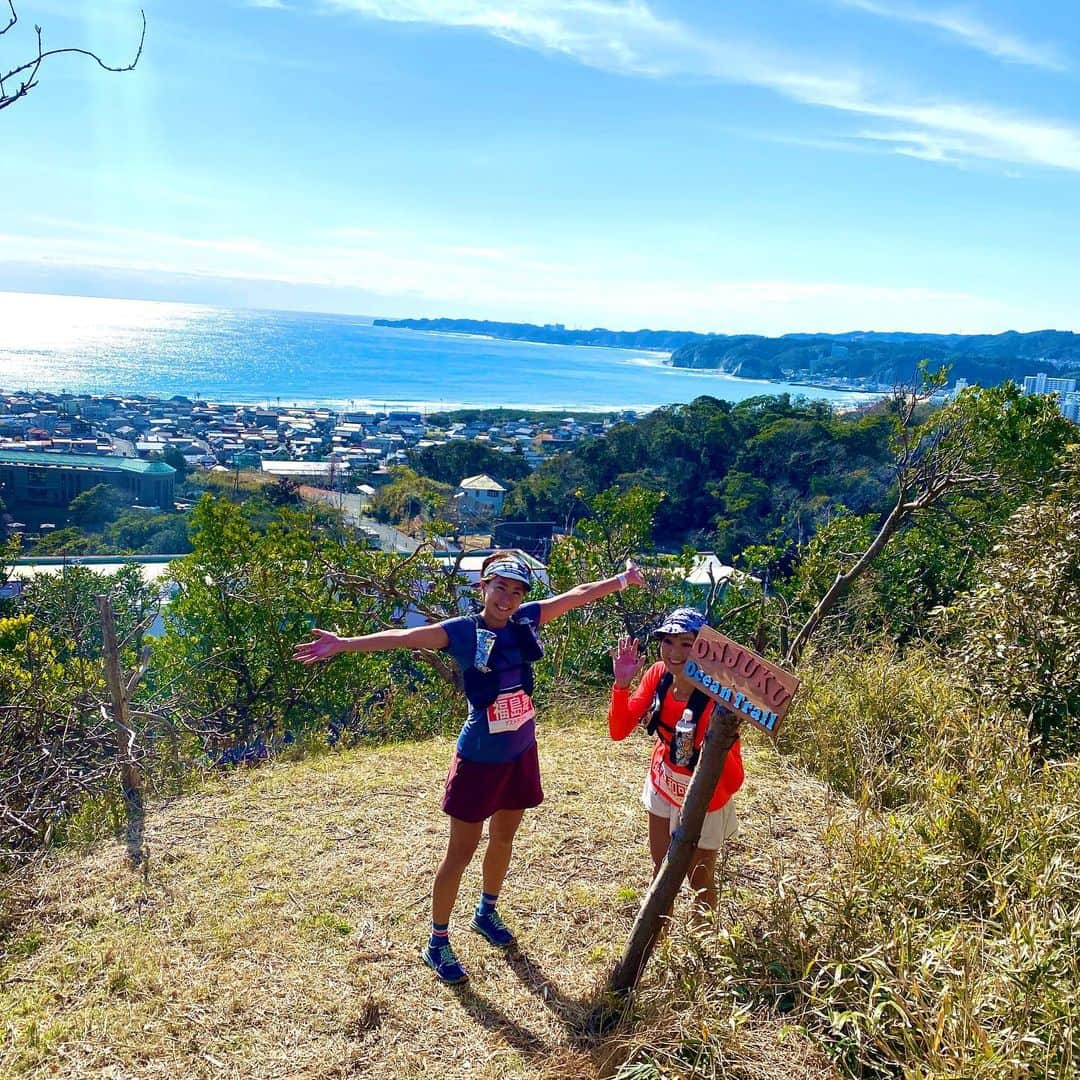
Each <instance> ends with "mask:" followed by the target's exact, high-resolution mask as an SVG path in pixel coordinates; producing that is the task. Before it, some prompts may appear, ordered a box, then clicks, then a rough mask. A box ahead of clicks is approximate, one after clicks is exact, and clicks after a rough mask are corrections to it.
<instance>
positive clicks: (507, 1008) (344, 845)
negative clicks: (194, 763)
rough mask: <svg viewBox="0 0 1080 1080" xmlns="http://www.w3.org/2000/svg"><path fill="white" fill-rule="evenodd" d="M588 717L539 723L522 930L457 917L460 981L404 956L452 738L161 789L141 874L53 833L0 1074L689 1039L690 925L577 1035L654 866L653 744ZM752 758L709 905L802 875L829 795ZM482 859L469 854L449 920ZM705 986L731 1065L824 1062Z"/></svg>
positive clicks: (11, 937) (333, 1064) (355, 1065)
mask: <svg viewBox="0 0 1080 1080" xmlns="http://www.w3.org/2000/svg"><path fill="white" fill-rule="evenodd" d="M600 716H601V711H600V709H599V708H598V709H595V710H592V711H591V712H590V719H589V720H588V721H587V722H585V723H583V724H576V725H574V726H566V727H552V726H547V727H546V728H545V730H544V731H543V733H542V735H541V753H542V757H543V758H544V770H545V788H546V792H547V802H546V803H545V804H544V806H543V807H541V808H540V809H539V810H538V811H537V812H536V813H534V814H532V815H530V816H529V817H528V818H526V823H525V825H524V826H523V830H522V834H521V838H520V842H519V845H518V851H517V855H516V857H515V862H514V864H513V866H512V867H511V875H510V878H509V879H508V881H507V886H506V889H505V892H504V898H505V899H504V906H505V909H506V914H507V916H508V917H512V918H513V921H514V925H515V926H516V928H517V930H518V932H519V935H520V941H521V945H522V950H521V953H520V954H519V955H518V956H517V957H515V958H512V959H506V958H504V957H503V956H502V955H500V954H499V953H497V952H495V951H494V950H492V949H491V948H489V947H488V946H487V945H485V944H484V943H483V942H482V941H480V940H479V939H478V938H476V937H475V936H474V935H472V934H470V933H468V932H467V931H465V930H464V929H459V930H458V932H457V934H456V941H457V942H458V944H459V945H460V951H461V954H462V956H463V960H464V961H465V963H466V964H467V965H468V966H469V968H470V970H471V972H472V981H471V983H469V984H468V986H467V988H464V989H457V990H451V989H447V988H444V987H441V986H438V985H436V984H435V983H434V981H433V979H432V977H431V975H430V973H429V972H428V971H427V969H426V968H424V967H423V966H422V964H421V963H420V961H419V958H418V955H417V949H418V943H419V941H420V938H421V936H422V935H423V933H424V932H425V929H426V925H427V919H428V890H429V886H430V877H431V874H432V872H433V870H434V867H435V865H436V863H437V862H438V859H439V858H440V856H441V851H442V845H443V843H444V839H445V827H444V822H443V820H442V815H441V813H440V812H439V811H438V798H439V795H440V792H441V787H442V782H443V778H444V774H445V768H446V764H447V761H448V759H449V756H450V752H451V743H450V742H449V741H448V740H446V739H436V740H433V741H429V742H424V743H419V744H411V745H397V746H392V747H387V748H383V749H376V750H361V751H355V752H348V753H344V754H331V755H327V756H320V757H314V758H311V759H308V760H304V761H300V762H296V763H284V762H282V763H278V764H275V765H272V766H269V767H266V768H263V769H259V770H258V771H254V772H244V773H238V774H235V775H233V776H231V777H229V778H227V779H225V780H217V781H214V782H213V783H212V785H211V786H210V787H208V788H207V789H206V790H205V791H203V792H202V793H200V794H196V795H192V796H187V797H184V798H179V799H175V800H172V801H169V802H168V803H167V804H165V805H161V806H155V807H154V808H153V810H152V813H151V817H150V828H149V843H150V848H151V858H150V865H149V872H148V874H147V875H146V878H145V880H143V879H142V878H141V877H140V876H138V875H136V874H133V873H131V872H130V871H128V870H126V869H125V868H124V866H123V863H122V857H121V849H120V847H119V846H117V845H115V844H112V843H107V844H103V845H101V846H99V847H97V848H95V849H93V850H91V851H89V852H87V853H84V854H76V853H72V852H67V853H62V854H58V855H54V856H52V857H51V858H50V859H49V861H48V862H47V863H46V864H45V866H44V867H43V868H42V869H41V871H40V872H38V873H37V875H36V876H35V877H34V879H33V880H32V881H29V882H26V883H24V885H23V886H22V887H21V895H22V899H21V901H20V902H19V903H18V904H17V905H16V907H17V910H15V911H13V912H12V913H11V915H10V918H9V922H8V925H7V928H6V932H5V934H4V936H3V937H0V948H2V950H3V951H2V952H0V1015H2V1016H3V1017H5V1018H6V1019H5V1022H4V1024H3V1026H2V1028H0V1074H2V1075H4V1076H35V1077H41V1076H56V1075H61V1076H79V1077H106V1076H123V1077H125V1078H135V1077H166V1076H167V1077H185V1078H186V1077H215V1078H217V1077H263V1078H269V1077H281V1078H286V1077H288V1078H298V1077H304V1078H316V1077H318V1078H330V1077H344V1076H356V1075H381V1076H384V1077H394V1078H407V1077H421V1076H425V1077H432V1078H434V1077H439V1078H443V1077H488V1078H504V1077H552V1078H555V1077H558V1078H561V1080H565V1078H568V1077H573V1078H578V1077H594V1076H601V1075H608V1076H610V1075H614V1074H615V1073H616V1072H617V1071H618V1069H619V1067H620V1065H621V1064H622V1063H624V1062H627V1061H629V1060H633V1059H634V1057H635V1055H636V1054H638V1053H639V1051H640V1049H641V1048H642V1047H647V1046H649V1045H650V1043H651V1042H654V1041H655V1038H656V1033H657V1032H658V1031H661V1030H662V1034H663V1038H664V1039H665V1040H666V1041H670V1040H671V1039H672V1037H674V1036H677V1035H678V1032H679V1031H685V1032H687V1033H689V1034H688V1035H687V1036H686V1037H687V1038H694V1039H697V1040H699V1041H700V1040H701V1038H702V1030H703V1021H702V1020H701V1019H700V1018H695V1016H694V1015H693V1012H692V1011H691V1012H690V1013H687V1014H685V1015H683V1014H679V1015H675V1016H673V1015H672V1014H671V1013H670V1012H669V1011H668V1010H667V1009H666V1008H665V1005H664V999H665V995H667V994H670V993H671V992H672V990H673V988H677V987H678V986H679V985H680V980H682V979H684V978H685V974H686V968H685V965H687V964H690V965H691V966H692V963H693V956H694V955H695V949H696V948H698V946H697V945H696V944H695V943H694V942H693V941H692V940H688V939H687V936H686V935H685V933H683V932H681V931H680V932H676V933H675V934H673V935H672V936H671V937H670V938H669V939H668V940H667V941H666V942H665V943H664V945H662V946H661V948H660V950H659V951H658V953H657V956H656V958H655V959H654V962H653V964H652V966H651V967H650V969H649V971H648V973H647V975H646V978H645V982H644V985H643V989H642V992H641V994H640V996H639V998H638V1001H637V1006H636V1012H635V1014H634V1016H633V1017H631V1018H630V1019H628V1020H627V1021H626V1023H625V1024H624V1026H623V1027H622V1029H620V1030H619V1031H618V1032H616V1033H615V1034H613V1035H610V1036H608V1037H607V1038H605V1039H603V1040H600V1041H590V1040H589V1039H588V1038H587V1037H585V1036H584V1035H583V1034H582V1026H581V1025H582V1019H583V1017H584V1016H585V1014H586V1012H587V1009H588V1005H589V999H590V995H591V994H592V993H593V991H594V990H595V988H596V987H597V986H598V984H599V983H600V982H602V979H603V976H604V974H605V972H606V971H607V969H608V968H609V966H610V965H611V963H612V962H613V960H614V959H615V958H616V957H617V956H618V954H619V953H620V952H621V948H622V945H623V943H624V941H625V939H626V936H627V933H628V931H629V929H630V925H631V923H632V920H633V917H634V914H635V911H636V906H637V900H638V897H639V895H640V894H641V891H642V890H643V889H644V888H645V887H646V885H647V871H646V867H647V855H646V841H645V821H644V813H643V811H642V809H641V807H640V805H639V803H638V793H639V791H640V787H641V778H642V776H643V772H644V768H645V761H646V758H647V747H646V744H645V741H644V739H629V740H627V742H626V743H622V744H611V743H609V742H608V741H607V739H606V735H605V734H604V732H603V729H602V727H601V724H600ZM746 759H747V773H748V779H747V784H746V787H745V789H744V792H743V794H742V796H741V798H740V815H741V818H742V822H743V830H742V833H741V835H740V837H739V838H738V839H737V840H736V841H735V842H734V843H733V845H732V849H731V861H730V863H729V865H728V867H727V876H726V884H725V886H724V892H723V898H722V901H721V908H722V911H721V916H720V920H719V921H720V923H721V924H722V925H724V924H727V925H730V924H731V923H733V922H734V921H736V920H741V921H744V922H746V921H748V922H750V923H754V922H757V921H762V920H767V919H768V918H769V913H768V912H767V911H766V910H765V905H766V899H765V897H766V894H767V893H768V889H767V888H766V884H767V882H768V881H769V880H770V879H771V878H773V877H774V876H775V875H776V874H777V873H778V871H779V868H780V867H781V866H783V867H785V868H786V871H787V873H788V875H789V876H790V878H791V880H792V881H796V882H798V883H799V886H800V891H801V890H802V889H806V890H807V891H809V890H811V889H812V885H811V882H812V879H813V877H814V875H815V873H816V872H817V871H818V870H819V869H820V868H821V867H822V865H823V861H824V859H825V853H824V846H823V843H822V840H821V837H822V835H823V833H824V830H825V829H826V827H827V824H828V821H829V819H830V817H832V816H833V815H835V814H836V813H837V812H843V811H842V807H839V806H838V804H837V803H836V801H835V797H833V796H830V795H828V794H827V793H826V791H825V789H824V788H823V787H822V786H821V785H819V784H817V783H815V782H812V781H809V780H808V779H806V777H805V776H804V775H803V774H801V773H799V772H797V771H796V770H793V769H792V768H791V767H790V766H788V765H785V764H784V763H783V762H782V761H781V760H780V759H779V758H778V757H777V756H776V755H775V753H774V752H773V751H772V750H771V748H769V747H768V746H766V745H765V744H764V743H757V742H755V743H754V745H751V746H749V747H747V753H746ZM478 880H479V866H478V864H477V863H474V865H473V866H472V867H471V868H470V870H469V872H468V874H467V876H466V880H465V883H464V887H463V894H462V895H463V905H462V907H461V908H459V916H458V923H459V924H460V923H461V922H462V917H461V911H463V910H464V901H467V900H471V898H472V896H473V894H475V893H476V892H477V890H478V888H479V885H478ZM683 914H684V912H683V910H682V909H681V908H680V909H678V915H679V918H678V919H677V923H678V924H679V925H680V926H682V925H683V924H684V920H683V919H682V915H683ZM704 944H705V947H706V948H708V944H707V940H706V941H705V942H704ZM762 974H763V973H757V974H756V975H754V976H752V977H753V978H754V979H756V978H760V977H761V976H762ZM748 977H751V976H748ZM735 989H736V990H737V988H735ZM712 992H713V993H723V992H724V991H723V990H722V988H720V989H714V990H713V991H712ZM718 1007H719V1008H721V1009H722V1011H723V1013H724V1014H726V1015H727V1016H728V1017H729V1021H730V1022H729V1023H728V1024H727V1025H726V1026H725V1029H724V1030H714V1031H712V1034H711V1036H710V1037H711V1039H712V1040H713V1041H714V1042H717V1043H718V1044H719V1045H720V1046H721V1047H722V1048H723V1052H724V1057H725V1060H727V1061H728V1062H729V1065H730V1071H729V1072H728V1073H727V1074H726V1075H732V1076H746V1077H751V1076H752V1077H760V1078H769V1077H777V1078H781V1077H782V1078H784V1080H799V1078H801V1077H806V1078H825V1077H832V1076H834V1075H835V1074H834V1072H833V1071H832V1068H831V1066H830V1065H829V1064H828V1062H827V1061H826V1060H825V1059H824V1058H823V1056H822V1055H821V1054H820V1052H819V1051H818V1050H816V1049H815V1048H813V1047H812V1046H811V1045H810V1043H809V1041H808V1040H807V1039H806V1037H805V1035H803V1034H801V1033H800V1032H799V1030H798V1029H797V1028H795V1027H792V1026H791V1025H790V1024H788V1023H785V1022H784V1018H782V1017H775V1016H772V1017H766V1016H754V1015H749V1014H747V1013H746V1012H745V1011H743V1010H742V1009H741V1008H740V1006H739V1005H738V999H737V996H732V995H731V994H730V993H729V996H728V999H727V1003H726V1004H724V1003H723V1002H722V1001H721V1002H718V1001H717V1000H716V999H714V1000H713V1001H712V1002H711V1004H710V1010H712V1012H713V1015H715V1011H716V1009H717V1008H718ZM706 1034H708V1033H706Z"/></svg>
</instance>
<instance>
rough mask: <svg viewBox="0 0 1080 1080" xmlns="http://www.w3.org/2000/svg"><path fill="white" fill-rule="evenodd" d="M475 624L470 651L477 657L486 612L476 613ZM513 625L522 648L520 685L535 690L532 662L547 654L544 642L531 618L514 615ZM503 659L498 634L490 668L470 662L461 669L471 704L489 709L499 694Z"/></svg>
mask: <svg viewBox="0 0 1080 1080" xmlns="http://www.w3.org/2000/svg"><path fill="white" fill-rule="evenodd" d="M472 625H473V633H472V645H471V648H470V650H469V655H470V656H471V657H475V656H476V631H477V630H478V629H479V628H480V627H481V626H482V625H483V616H481V615H474V616H473V624H472ZM510 625H511V626H512V627H513V628H514V630H515V632H516V633H517V645H518V649H519V650H520V651H521V688H522V690H524V691H525V693H526V694H532V692H533V670H532V666H533V664H534V663H536V661H537V660H539V659H540V657H542V656H543V655H544V646H543V645H542V644H541V643H540V637H539V635H538V634H537V632H536V627H535V626H534V625H533V624H532V623H531V622H528V621H526V620H524V619H522V620H520V621H519V620H518V619H511V620H510ZM485 629H486V627H485ZM501 659H503V657H502V649H500V648H499V642H498V638H496V640H495V646H494V648H493V649H492V650H491V655H490V656H489V657H488V662H487V667H488V670H487V671H481V670H480V669H479V668H478V667H476V665H475V663H473V662H470V664H469V666H468V667H467V668H465V669H464V670H463V671H462V673H461V680H462V684H463V686H464V689H465V696H466V697H467V698H468V699H469V704H470V705H473V706H475V707H476V708H477V709H486V708H487V707H488V706H489V705H491V704H492V703H493V702H494V701H495V699H496V698H497V697H498V696H499V675H500V672H501V671H502V665H501V664H500V663H499V661H500V660H501Z"/></svg>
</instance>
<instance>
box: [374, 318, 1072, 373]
mask: <svg viewBox="0 0 1080 1080" xmlns="http://www.w3.org/2000/svg"><path fill="white" fill-rule="evenodd" d="M375 325H376V326H389V327H397V328H401V329H406V330H427V331H434V332H438V333H452V334H479V335H483V336H485V337H493V338H505V339H509V340H512V341H535V342H541V343H544V344H550V345H600V346H605V347H607V348H617V349H648V350H653V351H662V352H669V353H670V354H671V363H672V365H673V366H674V367H681V368H692V369H695V370H710V371H719V372H723V373H724V374H727V375H737V376H740V377H742V378H745V379H774V380H781V381H785V382H795V383H822V382H824V383H849V384H852V385H860V386H891V385H894V384H895V383H898V382H909V381H911V379H912V378H913V377H914V375H915V373H916V371H917V370H918V365H919V362H920V361H922V360H929V361H930V363H931V366H932V367H938V366H940V365H941V364H948V365H950V377H951V378H952V379H966V380H967V381H968V382H971V383H980V384H981V385H983V386H993V385H996V384H998V383H1001V382H1003V381H1004V380H1006V379H1014V380H1016V381H1017V382H1022V381H1023V377H1024V376H1025V375H1031V374H1034V373H1035V372H1036V371H1046V372H1048V373H1050V374H1053V375H1055V376H1065V377H1078V378H1080V334H1075V333H1072V332H1071V331H1068V330H1036V331H1033V332H1031V333H1026V334H1021V333H1017V332H1016V331H1012V330H1010V331H1007V332H1006V333H1003V334H918V333H902V332H896V333H885V332H876V331H862V330H856V331H851V332H848V333H844V334H784V335H783V336H781V337H763V336H761V335H759V334H698V333H694V332H692V331H688V330H608V329H605V328H604V327H596V328H594V329H591V330H585V329H577V330H575V329H567V328H566V327H565V326H564V325H563V324H562V323H546V324H544V325H543V326H538V325H535V324H533V323H507V322H495V321H491V320H487V319H375Z"/></svg>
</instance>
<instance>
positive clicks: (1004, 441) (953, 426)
mask: <svg viewBox="0 0 1080 1080" xmlns="http://www.w3.org/2000/svg"><path fill="white" fill-rule="evenodd" d="M942 378H943V375H941V374H939V375H938V376H936V377H934V376H931V377H929V378H928V379H927V382H926V384H925V386H924V387H922V388H918V389H909V390H906V391H903V392H902V393H900V394H898V395H897V396H896V398H895V400H894V404H895V412H894V415H895V421H894V422H895V430H896V434H895V442H894V447H895V454H896V459H895V461H896V464H895V474H896V479H895V496H894V500H893V503H892V507H891V509H890V510H889V511H888V513H887V514H885V515H884V517H883V518H882V519H881V520H880V522H878V523H877V525H876V527H875V529H874V533H873V536H872V538H871V539H870V542H869V543H868V544H867V545H866V546H865V547H863V548H861V549H856V550H854V551H843V552H838V553H837V557H838V559H837V566H838V568H837V570H836V572H835V575H834V577H833V579H832V581H831V583H830V584H829V585H828V587H827V588H825V590H824V591H823V592H822V593H821V595H820V596H819V597H818V598H817V600H816V603H814V604H813V607H812V610H810V611H809V613H808V614H807V615H806V617H805V619H804V620H803V621H802V625H801V626H800V627H799V630H798V632H797V633H796V634H795V635H794V636H793V638H792V640H791V644H790V645H789V647H788V650H787V661H788V663H790V664H795V663H797V662H798V660H799V657H800V655H801V652H802V650H803V648H804V647H805V646H806V644H807V642H808V641H809V640H810V638H811V637H812V636H813V635H814V634H815V633H816V632H817V630H818V628H819V627H820V626H821V624H822V622H823V620H825V619H826V618H827V617H829V616H830V615H832V614H833V613H834V611H835V610H836V609H837V606H838V605H839V604H840V603H841V601H843V600H845V598H846V597H847V596H848V594H849V593H850V591H851V589H852V587H853V585H855V583H856V582H859V581H860V580H861V579H862V578H863V577H864V575H865V574H866V573H867V572H868V571H869V570H870V568H871V567H872V566H873V565H874V564H875V561H876V560H877V559H878V557H879V556H880V555H881V553H882V552H883V551H884V550H885V548H886V546H888V545H890V543H891V542H892V541H894V539H895V538H896V537H897V536H898V535H899V534H901V533H902V532H903V531H905V530H907V529H909V528H911V527H912V526H913V525H914V524H915V523H916V522H918V523H920V524H921V523H922V522H923V520H924V517H925V515H926V514H927V512H928V511H929V510H930V509H931V508H934V509H935V511H936V512H939V513H940V512H949V509H950V506H951V505H952V506H955V505H957V503H958V500H963V499H978V500H982V501H988V500H989V501H993V504H994V508H995V513H997V514H999V515H1000V516H1001V518H1004V516H1006V515H1007V514H1008V512H1009V511H1010V510H1011V509H1012V508H1013V507H1015V506H1016V505H1018V504H1019V502H1020V501H1022V500H1023V499H1024V498H1025V497H1029V496H1030V495H1031V494H1032V493H1034V492H1037V491H1039V490H1045V489H1046V485H1047V483H1048V478H1049V477H1052V476H1053V475H1054V474H1055V470H1056V468H1057V462H1058V460H1059V459H1060V457H1061V455H1062V453H1063V450H1064V447H1065V445H1066V442H1067V440H1068V437H1069V435H1070V428H1071V426H1070V425H1069V423H1068V421H1066V420H1065V419H1064V418H1063V417H1062V416H1061V415H1060V413H1059V412H1058V410H1057V408H1056V405H1055V403H1054V402H1053V401H1051V400H1050V399H1049V398H1046V397H1040V396H1037V395H1030V396H1025V395H1023V394H1021V392H1020V390H1019V388H1018V387H1017V386H1016V385H1015V384H1014V383H1006V384H1004V385H1003V386H1000V387H993V388H990V389H988V390H981V389H979V388H971V389H969V390H967V391H965V392H964V393H963V394H961V395H960V397H958V398H957V399H955V400H954V401H952V402H950V403H949V404H948V405H947V406H945V407H943V408H941V409H939V410H936V411H934V412H931V413H930V414H929V415H928V416H927V417H926V418H925V419H922V420H920V419H919V413H920V410H921V408H922V406H923V403H924V394H925V392H927V391H929V390H933V389H935V388H936V386H937V385H938V384H940V381H941V379H942ZM918 562H919V560H918V557H916V558H915V559H913V560H911V561H910V562H909V569H910V570H916V569H917V568H918V565H917V564H918Z"/></svg>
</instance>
